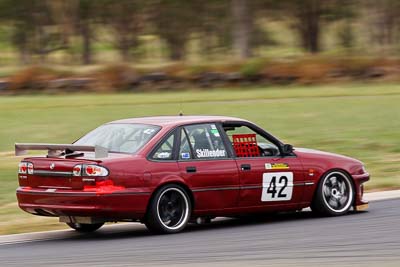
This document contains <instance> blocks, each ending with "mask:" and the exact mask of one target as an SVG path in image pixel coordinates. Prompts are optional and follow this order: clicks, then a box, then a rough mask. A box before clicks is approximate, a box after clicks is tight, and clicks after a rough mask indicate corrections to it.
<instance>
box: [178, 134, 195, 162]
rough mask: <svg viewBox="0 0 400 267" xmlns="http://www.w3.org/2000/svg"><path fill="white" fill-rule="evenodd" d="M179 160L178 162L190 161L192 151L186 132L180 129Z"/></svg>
mask: <svg viewBox="0 0 400 267" xmlns="http://www.w3.org/2000/svg"><path fill="white" fill-rule="evenodd" d="M179 159H180V160H190V159H192V151H191V148H190V142H189V139H188V137H187V133H186V130H185V129H184V128H182V130H181V146H180V148H179Z"/></svg>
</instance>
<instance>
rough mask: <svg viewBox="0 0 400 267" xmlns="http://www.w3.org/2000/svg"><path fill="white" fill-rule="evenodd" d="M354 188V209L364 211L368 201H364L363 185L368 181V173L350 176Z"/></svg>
mask: <svg viewBox="0 0 400 267" xmlns="http://www.w3.org/2000/svg"><path fill="white" fill-rule="evenodd" d="M352 177H353V181H354V187H355V189H356V199H355V202H354V209H355V210H357V211H361V210H366V209H367V208H368V206H369V205H368V201H367V200H366V199H364V185H363V184H364V183H365V182H367V181H369V179H370V175H369V173H363V174H357V175H352Z"/></svg>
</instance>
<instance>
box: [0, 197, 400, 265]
mask: <svg viewBox="0 0 400 267" xmlns="http://www.w3.org/2000/svg"><path fill="white" fill-rule="evenodd" d="M36 235H37V234H36ZM43 235H44V237H43ZM41 236H42V237H41V238H36V239H35V238H33V239H26V240H22V239H18V240H17V239H16V240H9V241H8V242H5V241H4V240H3V241H4V242H0V266H400V199H391V200H380V201H375V202H372V203H370V208H369V210H368V211H367V212H360V213H350V214H349V215H346V216H341V217H333V218H318V217H314V216H313V214H312V213H311V212H309V211H305V212H299V213H291V214H280V215H276V216H273V217H270V218H247V219H222V220H217V221H215V222H213V223H211V224H209V225H190V226H189V227H188V228H187V230H186V231H185V232H183V233H180V234H175V235H163V236H157V235H151V234H149V233H148V231H147V230H146V228H145V227H144V226H142V225H139V224H121V225H115V226H108V227H104V228H102V229H100V230H99V231H98V232H96V233H93V234H90V235H80V234H77V233H75V232H74V231H72V230H66V231H55V232H48V234H46V233H44V234H43V233H42V234H41ZM0 241H1V239H0Z"/></svg>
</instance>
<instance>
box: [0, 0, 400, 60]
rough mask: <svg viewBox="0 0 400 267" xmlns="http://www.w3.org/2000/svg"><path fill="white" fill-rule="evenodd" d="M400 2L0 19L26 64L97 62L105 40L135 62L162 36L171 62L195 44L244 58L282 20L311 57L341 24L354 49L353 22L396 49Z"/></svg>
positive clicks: (23, 13)
mask: <svg viewBox="0 0 400 267" xmlns="http://www.w3.org/2000/svg"><path fill="white" fill-rule="evenodd" d="M399 15H400V1H399V0H380V1H375V0H146V1H140V0H118V1H116V0H0V20H1V24H0V25H2V26H3V27H9V28H10V29H11V32H12V34H11V35H10V37H9V39H10V40H9V41H10V43H11V44H12V46H13V47H14V48H15V50H16V51H18V54H19V57H20V61H21V62H23V63H30V62H32V60H40V61H41V62H45V61H46V58H47V57H48V56H49V55H50V54H51V53H54V52H56V51H65V52H66V53H71V54H72V53H76V51H75V50H76V49H75V50H74V47H76V46H77V44H78V46H79V49H78V51H79V52H78V53H79V57H80V59H81V61H82V64H91V63H92V62H93V53H94V48H93V47H94V44H96V43H98V42H100V40H101V42H105V41H106V42H107V43H108V44H110V45H111V46H112V47H113V49H115V50H117V51H118V53H119V54H120V55H121V58H122V60H123V61H126V62H131V61H134V60H135V59H134V53H133V51H135V50H136V49H138V48H139V46H140V38H141V37H142V36H157V38H160V40H162V42H163V43H164V44H165V47H166V48H167V49H166V53H167V55H168V57H169V58H170V59H171V60H183V59H185V57H186V56H187V44H188V42H189V41H190V40H191V39H193V38H196V39H197V40H198V43H199V44H200V48H199V50H200V52H201V54H202V55H204V56H206V55H208V54H209V53H210V52H212V51H223V52H224V53H227V54H228V55H230V54H232V55H235V56H236V57H237V58H240V59H246V58H249V57H252V56H254V51H256V50H257V48H258V47H260V46H265V45H268V44H271V43H273V40H271V38H270V36H268V32H266V30H265V27H263V21H264V20H266V19H270V20H279V21H282V22H284V23H285V24H286V25H288V27H289V28H290V29H291V32H292V34H293V36H295V38H296V40H298V42H297V43H298V46H299V47H301V48H302V49H303V50H304V51H306V52H309V53H319V52H320V51H321V50H322V46H321V36H322V35H323V33H324V30H325V28H326V27H327V26H328V25H329V24H330V23H332V22H337V21H341V24H340V27H339V29H338V34H337V39H338V41H339V43H340V45H341V46H343V47H345V48H349V47H351V46H352V45H353V42H354V31H355V30H354V28H353V24H354V22H355V21H356V22H359V23H364V24H366V25H367V27H366V29H368V31H367V32H366V33H365V34H366V35H368V38H369V40H370V42H371V43H374V44H378V45H381V46H386V45H394V44H397V43H398V41H399V39H398V37H399V25H400V16H399Z"/></svg>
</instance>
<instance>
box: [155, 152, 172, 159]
mask: <svg viewBox="0 0 400 267" xmlns="http://www.w3.org/2000/svg"><path fill="white" fill-rule="evenodd" d="M170 156H171V153H169V152H161V153H159V154H158V155H157V158H159V159H167V158H169V157H170Z"/></svg>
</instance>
